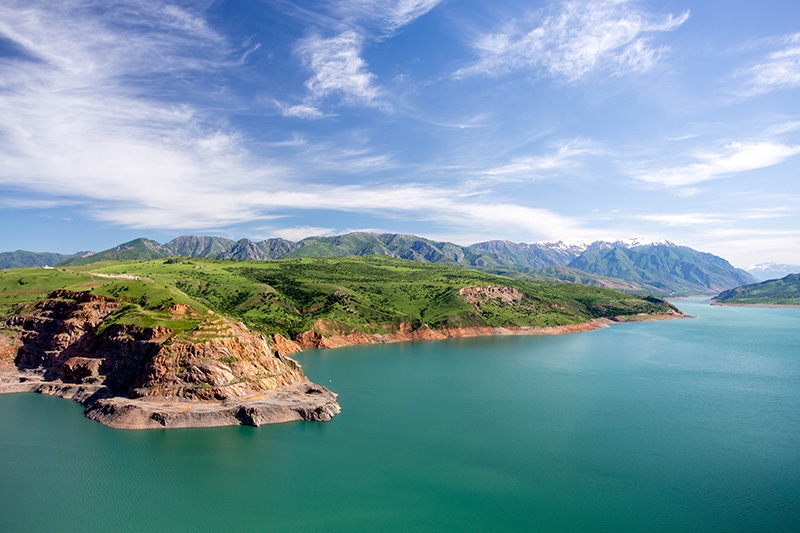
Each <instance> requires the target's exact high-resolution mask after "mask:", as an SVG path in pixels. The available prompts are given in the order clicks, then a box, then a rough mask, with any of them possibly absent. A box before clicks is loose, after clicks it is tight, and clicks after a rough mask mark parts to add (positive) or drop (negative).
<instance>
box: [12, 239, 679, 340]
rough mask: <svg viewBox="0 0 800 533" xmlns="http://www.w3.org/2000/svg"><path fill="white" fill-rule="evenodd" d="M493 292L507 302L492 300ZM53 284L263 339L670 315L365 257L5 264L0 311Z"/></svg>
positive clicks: (558, 289)
mask: <svg viewBox="0 0 800 533" xmlns="http://www.w3.org/2000/svg"><path fill="white" fill-rule="evenodd" d="M145 245H146V244H145ZM465 287H466V288H472V290H473V292H475V293H477V294H481V291H483V292H482V294H484V295H485V296H484V297H478V298H477V299H475V298H474V297H473V298H471V299H470V298H467V297H464V296H463V294H462V293H460V292H459V291H461V290H462V289H464V288H465ZM497 288H503V290H506V291H510V294H512V295H513V297H511V298H505V299H504V297H500V296H498V294H500V293H499V292H498V291H499V289H497ZM57 289H68V290H71V291H91V292H92V293H93V294H99V295H103V296H110V297H114V298H120V299H121V300H123V301H124V302H125V303H126V305H125V306H123V307H121V308H120V309H121V310H120V311H119V312H117V313H114V314H113V315H112V316H111V317H110V318H109V319H108V320H109V321H110V322H109V323H123V324H133V325H140V326H144V327H150V326H155V325H162V326H165V327H169V328H171V329H174V330H178V331H182V330H186V331H191V330H192V329H193V328H196V327H197V325H198V322H199V320H200V318H198V319H192V318H183V319H181V320H177V321H176V319H175V315H174V313H172V312H171V309H172V308H173V307H174V306H175V304H183V305H186V306H188V307H189V308H191V309H193V310H194V313H195V314H192V313H189V314H185V315H183V316H184V317H192V316H200V317H201V316H202V315H203V314H204V313H206V312H207V311H208V310H213V311H216V312H217V313H219V314H221V315H223V316H226V317H229V318H232V319H235V320H240V321H243V322H245V323H246V324H247V325H248V326H249V327H251V329H255V330H258V331H261V332H263V333H265V334H274V333H281V334H283V335H286V336H290V337H292V336H296V335H298V334H299V333H302V332H305V331H308V330H313V329H314V328H317V327H320V324H324V325H325V327H327V328H329V329H331V328H332V329H335V330H336V331H340V332H344V333H348V332H365V333H387V332H392V331H395V330H397V328H398V327H400V325H401V324H410V325H411V326H412V327H413V328H419V327H422V326H423V325H425V326H427V327H430V328H453V327H466V326H525V325H531V326H555V325H564V324H575V323H580V322H584V321H586V320H589V319H592V318H599V317H613V316H618V315H638V314H640V313H662V312H671V311H674V308H673V307H672V306H671V305H670V304H668V303H666V302H665V301H663V300H660V299H658V298H654V297H640V296H633V295H630V294H626V293H622V292H618V291H614V290H608V289H602V288H596V287H589V286H584V285H576V284H568V283H549V282H536V281H529V280H522V279H512V278H508V277H502V276H496V275H491V274H486V273H482V272H478V271H474V270H468V269H459V268H453V267H447V266H441V265H433V264H426V263H419V262H414V261H407V260H403V259H396V258H390V257H383V256H369V257H344V258H300V259H286V260H280V261H268V262H255V261H230V260H219V259H197V258H191V259H190V258H185V259H167V260H165V259H157V260H149V261H134V262H130V261H129V262H120V261H107V262H101V263H93V264H90V265H83V266H70V267H65V268H61V269H56V270H44V269H14V270H6V271H2V272H0V315H3V316H6V317H7V316H10V315H12V314H16V313H24V312H25V309H27V308H29V306H30V305H31V304H32V303H34V302H36V301H39V300H41V299H43V298H45V297H46V296H47V294H49V293H50V292H52V291H54V290H57Z"/></svg>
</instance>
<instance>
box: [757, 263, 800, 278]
mask: <svg viewBox="0 0 800 533" xmlns="http://www.w3.org/2000/svg"><path fill="white" fill-rule="evenodd" d="M744 270H745V271H747V272H748V273H749V274H750V275H751V276H753V277H754V278H756V279H758V280H759V281H767V280H770V279H780V278H783V277H786V276H787V275H788V274H800V265H787V264H785V263H772V262H769V263H759V264H757V265H751V266H749V267H745V269H744Z"/></svg>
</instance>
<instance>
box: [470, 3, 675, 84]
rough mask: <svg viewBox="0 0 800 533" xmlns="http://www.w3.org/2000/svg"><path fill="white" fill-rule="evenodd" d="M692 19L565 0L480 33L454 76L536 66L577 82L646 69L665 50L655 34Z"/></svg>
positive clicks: (493, 73) (626, 5)
mask: <svg viewBox="0 0 800 533" xmlns="http://www.w3.org/2000/svg"><path fill="white" fill-rule="evenodd" d="M688 18H689V12H688V11H687V12H685V13H683V14H682V15H680V16H677V17H675V16H673V15H668V16H666V17H663V18H661V19H660V20H658V19H657V18H656V17H655V16H653V15H651V14H649V13H647V12H644V11H642V10H639V9H636V8H635V7H634V6H633V2H631V1H628V0H598V1H591V2H574V1H568V2H563V3H561V4H558V5H555V6H554V7H552V8H551V9H550V10H549V11H544V12H539V13H537V14H536V15H535V16H533V17H531V18H529V19H526V20H515V21H512V22H510V23H508V24H507V25H506V26H505V27H504V28H502V29H500V30H498V31H495V32H493V33H487V34H485V35H482V36H480V37H479V38H478V39H477V41H475V43H474V44H473V46H474V48H475V50H476V52H477V54H478V56H479V59H478V60H477V61H476V62H475V63H473V64H472V65H470V66H468V67H465V68H463V69H461V70H459V71H457V72H456V74H455V76H456V77H457V78H464V77H468V76H475V75H485V76H501V75H504V74H508V73H510V72H513V71H516V70H534V71H540V72H543V73H546V74H548V75H550V76H552V77H555V78H558V79H563V80H566V81H567V82H576V81H579V80H581V79H582V78H584V77H586V76H587V75H588V74H589V73H591V72H594V71H606V72H609V73H611V74H612V75H615V76H617V75H621V74H623V73H625V72H645V71H647V70H650V69H651V68H652V67H653V66H654V65H655V64H656V62H657V61H658V59H659V57H660V56H661V54H662V53H663V52H664V50H665V48H664V47H655V46H654V45H653V44H652V36H653V35H654V34H656V33H660V32H667V31H672V30H675V29H677V28H678V27H680V26H681V25H682V24H683V23H684V22H685V21H686V20H687V19H688Z"/></svg>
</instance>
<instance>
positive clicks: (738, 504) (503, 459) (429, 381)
mask: <svg viewBox="0 0 800 533" xmlns="http://www.w3.org/2000/svg"><path fill="white" fill-rule="evenodd" d="M676 303H677V305H678V306H679V307H681V308H682V309H683V310H684V311H686V312H687V313H690V314H693V315H697V317H698V318H695V319H691V320H688V319H687V320H674V321H666V322H645V323H635V324H622V325H615V326H612V327H611V328H608V329H603V330H598V331H593V332H587V333H577V334H571V335H562V336H551V337H493V338H479V339H459V340H451V341H443V342H429V343H403V344H392V345H373V346H359V347H352V348H344V349H338V350H328V351H309V352H306V353H303V354H300V355H299V356H298V357H297V359H298V360H299V361H300V362H301V363H302V364H303V367H304V369H305V370H306V372H307V374H308V375H309V377H310V378H311V379H312V380H314V381H317V382H318V383H321V384H324V385H326V386H328V387H329V388H331V389H332V390H334V391H335V392H337V393H339V395H340V396H339V399H340V402H341V404H342V414H341V415H339V416H337V417H336V418H334V420H333V421H331V422H329V423H310V422H296V423H288V424H281V425H274V426H264V427H260V428H252V427H226V428H211V429H184V430H153V431H121V430H114V429H110V428H107V427H105V426H102V425H100V424H98V423H96V422H92V421H89V420H87V419H85V418H84V417H83V415H82V407H81V406H79V405H78V404H76V403H73V402H69V401H66V400H62V399H59V398H50V397H45V396H40V395H36V394H18V395H2V396H0V531H14V532H16V531H61V532H68V531H178V530H179V531H267V530H275V531H286V530H290V529H292V530H296V531H530V530H541V531H576V530H594V531H658V530H660V531H797V530H800V310H793V309H786V310H783V309H781V310H776V309H753V308H734V307H711V306H708V305H706V304H704V303H702V302H699V301H696V300H685V301H680V302H676Z"/></svg>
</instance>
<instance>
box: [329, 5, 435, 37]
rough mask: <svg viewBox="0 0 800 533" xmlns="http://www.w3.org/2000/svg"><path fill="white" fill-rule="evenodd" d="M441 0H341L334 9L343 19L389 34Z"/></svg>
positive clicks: (424, 12)
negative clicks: (376, 27) (374, 26)
mask: <svg viewBox="0 0 800 533" xmlns="http://www.w3.org/2000/svg"><path fill="white" fill-rule="evenodd" d="M440 3H442V0H341V1H339V2H337V3H336V4H334V11H335V12H336V13H337V15H338V16H339V17H340V18H341V19H342V20H344V21H350V22H351V23H352V24H353V25H357V26H359V27H365V28H368V27H370V26H373V25H376V26H378V28H379V30H380V31H382V32H384V33H386V34H391V33H393V32H395V31H396V30H398V29H399V28H401V27H403V26H406V25H408V24H410V23H412V22H413V21H415V20H416V19H418V18H419V17H421V16H423V15H425V14H426V13H428V12H429V11H430V10H432V9H433V8H434V7H436V6H437V5H439V4H440Z"/></svg>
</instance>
